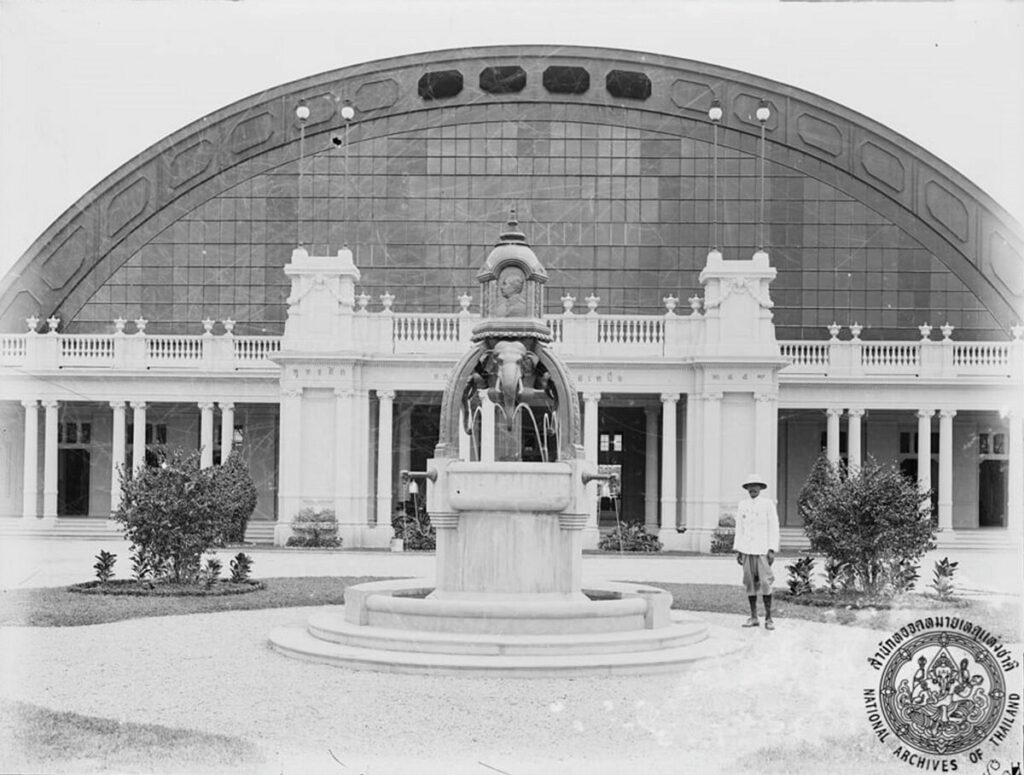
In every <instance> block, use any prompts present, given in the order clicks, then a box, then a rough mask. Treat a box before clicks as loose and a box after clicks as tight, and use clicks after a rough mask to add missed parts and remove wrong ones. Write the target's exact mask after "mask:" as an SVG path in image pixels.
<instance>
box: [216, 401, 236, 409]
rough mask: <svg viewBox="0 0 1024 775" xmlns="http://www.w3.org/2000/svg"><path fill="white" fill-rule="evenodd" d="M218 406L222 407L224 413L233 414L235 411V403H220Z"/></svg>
mask: <svg viewBox="0 0 1024 775" xmlns="http://www.w3.org/2000/svg"><path fill="white" fill-rule="evenodd" d="M217 406H219V407H220V410H221V411H222V412H233V411H234V410H235V402H234V401H218V402H217Z"/></svg>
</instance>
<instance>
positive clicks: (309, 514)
mask: <svg viewBox="0 0 1024 775" xmlns="http://www.w3.org/2000/svg"><path fill="white" fill-rule="evenodd" d="M292 532H293V535H292V536H290V537H289V538H288V541H287V542H286V544H285V545H286V546H322V547H336V546H341V538H340V537H339V536H338V518H337V517H336V516H335V515H334V509H320V510H319V511H316V510H314V509H312V508H310V507H309V506H307V507H306V508H304V509H300V510H299V513H298V514H296V515H295V519H293V520H292Z"/></svg>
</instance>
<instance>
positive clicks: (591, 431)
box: [583, 392, 601, 549]
mask: <svg viewBox="0 0 1024 775" xmlns="http://www.w3.org/2000/svg"><path fill="white" fill-rule="evenodd" d="M600 400H601V394H600V393H596V392H594V393H584V394H583V403H584V409H583V455H584V458H585V459H586V461H587V462H588V463H590V464H591V465H592V466H593V467H594V469H595V470H596V469H597V413H598V411H599V410H598V404H599V402H600ZM599 538H600V532H599V529H598V524H597V482H590V484H588V485H587V525H586V527H584V528H583V548H584V549H596V548H597V542H598V540H599Z"/></svg>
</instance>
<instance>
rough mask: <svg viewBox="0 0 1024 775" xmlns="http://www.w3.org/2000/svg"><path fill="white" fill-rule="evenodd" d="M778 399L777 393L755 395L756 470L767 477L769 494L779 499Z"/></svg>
mask: <svg viewBox="0 0 1024 775" xmlns="http://www.w3.org/2000/svg"><path fill="white" fill-rule="evenodd" d="M777 404H778V397H777V396H776V394H775V393H773V392H769V391H763V392H758V393H754V428H755V437H754V439H755V441H754V443H755V447H754V470H755V471H758V472H760V474H761V476H763V477H765V479H766V480H767V482H768V486H769V494H770V495H771V497H772V498H773V499H776V500H777V499H778V497H779V490H778V485H777V483H776V480H777V479H778V463H777V462H776V458H777V457H778V454H779V450H778V447H779V413H778V410H777V408H776V407H777Z"/></svg>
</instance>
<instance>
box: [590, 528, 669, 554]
mask: <svg viewBox="0 0 1024 775" xmlns="http://www.w3.org/2000/svg"><path fill="white" fill-rule="evenodd" d="M597 548H598V549H600V550H601V551H604V552H660V551H661V541H659V540H658V536H656V535H653V534H651V533H648V532H647V528H646V527H645V526H644V523H643V522H622V523H620V524H619V525H618V526H616V528H615V529H614V530H612V531H610V532H608V533H605V534H604V535H603V536H601V540H600V541H598V543H597Z"/></svg>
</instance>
